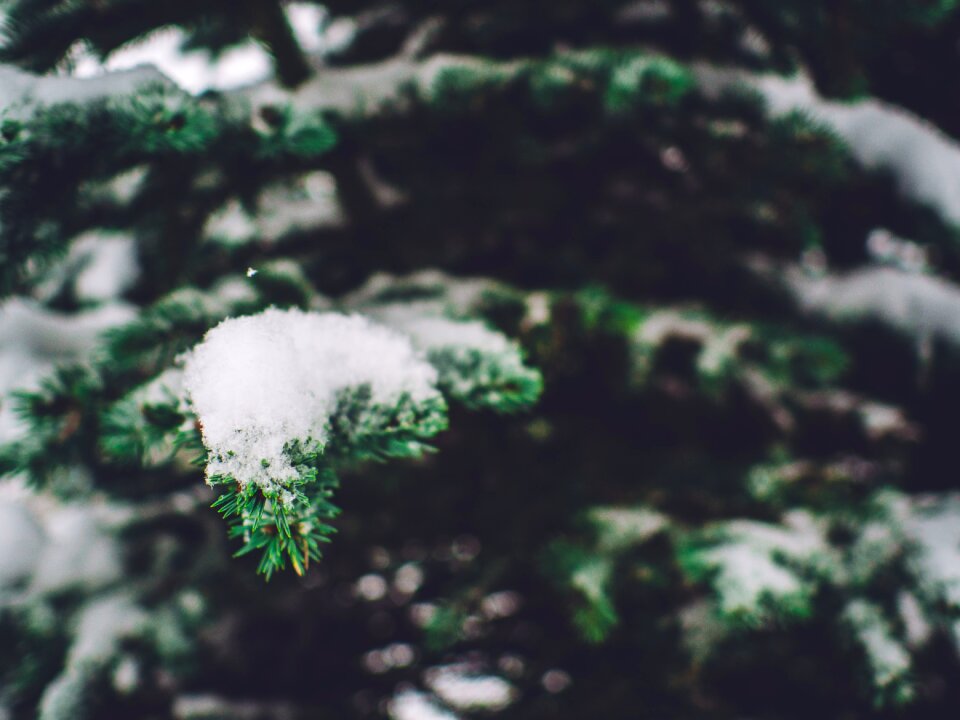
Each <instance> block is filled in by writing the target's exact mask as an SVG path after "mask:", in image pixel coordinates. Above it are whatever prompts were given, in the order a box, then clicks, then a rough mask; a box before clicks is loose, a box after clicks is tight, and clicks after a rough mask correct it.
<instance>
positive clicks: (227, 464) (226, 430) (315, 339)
mask: <svg viewBox="0 0 960 720" xmlns="http://www.w3.org/2000/svg"><path fill="white" fill-rule="evenodd" d="M184 370H185V374H184V387H185V389H186V391H187V394H188V396H189V399H190V402H191V404H192V406H193V409H194V411H195V412H196V414H197V416H198V418H199V419H200V422H201V425H202V433H203V439H204V443H205V444H206V446H207V448H208V449H209V450H210V451H211V457H210V461H209V462H208V465H207V477H208V478H212V477H214V476H218V475H226V476H231V477H233V478H235V479H236V480H237V481H238V482H240V483H241V484H246V483H249V482H256V483H257V484H259V485H260V486H261V487H263V488H264V489H271V488H273V489H276V488H277V483H279V484H280V485H284V484H286V481H289V480H292V479H293V478H295V476H296V472H295V470H294V468H293V466H292V465H291V464H290V461H289V459H288V458H287V457H286V456H285V455H284V452H283V450H284V444H285V443H287V442H289V441H291V440H297V439H299V440H306V439H308V438H312V439H314V440H317V441H319V442H321V443H322V442H324V441H325V439H326V437H327V423H328V421H329V419H330V416H331V414H332V413H333V412H334V410H335V408H336V403H337V399H338V394H339V393H340V392H341V391H343V390H347V389H350V388H356V387H360V386H363V385H369V387H370V390H371V403H372V404H373V405H386V406H391V405H395V404H396V403H397V402H398V401H399V400H400V399H401V397H402V396H403V395H405V394H406V395H409V397H410V399H411V400H412V401H413V402H417V403H419V402H422V401H427V400H432V399H435V398H436V399H439V393H438V391H437V390H436V388H435V383H436V380H437V375H436V371H435V370H434V369H433V367H432V366H431V365H430V364H429V363H427V362H426V361H425V360H424V359H423V358H422V357H421V356H420V355H419V354H418V353H417V352H416V351H415V350H414V348H413V346H412V345H411V343H410V341H409V340H408V339H407V338H405V337H403V336H402V335H399V334H397V333H395V332H394V331H392V330H389V329H387V328H385V327H381V326H378V325H375V324H373V323H371V322H370V321H369V320H367V319H366V318H363V317H360V316H347V315H340V314H336V313H305V312H302V311H300V310H276V309H273V308H271V309H269V310H266V311H265V312H263V313H260V314H258V315H251V316H247V317H240V318H234V319H230V320H225V321H224V322H222V323H220V324H219V325H218V326H216V327H215V328H213V329H212V330H210V331H209V332H208V333H207V334H206V336H205V337H204V340H203V342H202V343H200V344H199V345H198V346H197V347H196V348H194V349H193V350H192V351H191V352H190V353H188V354H187V356H186V359H185V366H184Z"/></svg>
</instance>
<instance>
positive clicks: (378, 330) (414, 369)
mask: <svg viewBox="0 0 960 720" xmlns="http://www.w3.org/2000/svg"><path fill="white" fill-rule="evenodd" d="M440 322H442V323H443V330H444V333H443V335H444V338H443V345H444V347H448V348H455V347H457V344H458V333H457V330H458V328H459V329H462V331H463V332H462V333H460V334H459V337H462V343H461V344H462V345H463V346H464V347H463V350H462V353H461V355H462V356H469V357H471V358H472V361H471V362H470V363H468V364H467V365H461V367H460V371H461V375H460V377H458V384H457V386H456V388H455V389H454V388H451V387H450V384H449V383H448V382H444V377H445V376H449V374H450V369H449V367H447V366H448V365H449V363H450V353H449V352H448V353H441V354H437V353H436V352H435V349H436V348H435V345H436V344H435V343H431V342H428V340H429V338H425V337H424V334H423V333H422V332H413V331H412V328H411V331H410V332H406V333H405V332H404V324H402V323H401V324H399V326H398V327H388V325H387V324H381V323H379V322H375V321H373V320H371V319H369V318H367V317H364V316H361V315H343V314H339V313H334V312H327V313H311V312H304V311H301V310H297V309H290V310H278V309H275V308H271V309H268V310H266V311H264V312H262V313H259V314H257V315H251V316H246V317H239V318H231V319H228V320H225V321H223V322H222V323H220V324H219V325H217V326H216V327H214V328H213V329H212V330H210V331H209V332H208V333H207V334H206V336H205V337H204V339H203V341H202V342H201V343H200V344H199V345H197V346H196V347H195V348H194V349H193V350H191V351H190V352H188V353H187V354H186V355H185V357H184V359H183V364H184V374H183V389H184V392H185V394H186V398H187V401H188V405H189V408H190V410H191V411H192V412H193V413H194V414H195V415H196V417H197V420H198V427H199V429H200V432H201V435H202V439H203V444H204V446H205V448H206V450H207V455H206V473H207V482H208V483H209V484H211V485H219V486H226V488H227V490H226V492H225V493H224V494H223V495H222V496H221V497H220V499H219V500H218V501H217V503H216V506H217V507H218V509H219V510H220V511H221V512H222V513H223V514H224V516H225V517H228V518H230V519H232V521H233V523H234V526H233V531H232V532H233V535H234V536H236V537H241V538H242V539H243V540H244V542H245V546H244V548H243V549H242V550H241V553H245V552H250V551H253V550H257V549H262V550H263V551H264V555H263V560H262V561H261V565H260V570H261V572H264V573H265V574H267V575H268V576H269V575H270V574H271V573H272V572H273V571H274V570H276V569H278V568H280V567H283V566H284V564H285V558H289V559H290V561H291V563H292V565H293V567H294V570H296V571H297V572H298V573H299V572H302V571H303V570H304V569H305V568H306V566H307V565H308V564H309V561H310V559H311V558H312V559H318V558H319V554H320V553H319V543H321V542H324V541H325V540H326V539H327V536H328V535H329V534H330V533H331V532H332V531H333V528H332V527H330V526H329V525H328V524H326V522H325V521H326V520H329V519H330V518H332V517H334V516H335V515H336V514H337V512H338V510H337V508H336V507H335V506H334V505H332V504H331V502H330V500H329V498H330V497H331V495H332V492H333V489H334V488H335V487H336V482H337V481H336V475H335V471H336V468H337V466H338V465H340V464H346V463H351V462H356V461H358V460H365V459H386V458H396V457H414V456H418V455H420V454H421V453H422V452H423V451H424V450H425V449H427V447H428V446H427V445H425V440H427V439H428V438H430V437H432V436H433V435H436V434H437V433H438V432H440V431H441V430H443V429H444V428H445V427H446V425H447V405H446V399H445V397H444V394H443V393H444V391H445V392H447V393H448V394H449V395H450V396H451V399H453V400H461V399H463V400H465V399H466V397H468V396H473V397H477V396H486V397H488V398H489V397H493V398H501V397H502V398H503V402H502V403H501V405H502V407H498V408H495V409H500V410H513V409H518V408H519V407H522V406H523V405H525V404H529V402H532V401H533V400H534V399H535V398H536V395H537V394H538V392H539V387H540V385H539V374H538V373H536V371H534V370H531V369H530V368H528V367H526V366H524V365H523V362H522V356H521V354H520V349H519V347H518V346H517V345H516V344H514V343H512V342H510V341H508V340H507V339H506V338H503V337H502V336H501V335H500V334H499V333H497V332H495V331H493V330H490V329H488V328H486V327H485V326H483V332H484V333H486V334H487V335H488V336H489V337H490V338H495V340H490V341H488V342H486V343H478V342H477V335H478V332H479V330H478V326H479V325H480V324H479V323H477V322H476V321H473V322H459V321H455V320H441V319H439V318H438V319H436V320H434V321H431V323H440ZM423 327H424V326H423V325H422V324H419V325H416V329H417V330H420V331H422V330H423ZM451 352H452V351H451ZM435 358H437V359H439V360H440V361H442V363H443V366H438V367H434V364H432V363H433V362H436V360H435ZM467 367H473V368H475V372H474V376H473V377H472V378H470V377H467V376H465V375H463V374H462V373H464V372H466V368H467ZM491 369H494V370H495V371H491ZM505 375H506V377H505ZM533 378H535V379H536V382H535V383H534V380H533ZM505 381H506V382H507V383H508V385H509V384H511V383H512V384H513V385H514V386H517V387H522V388H524V389H525V390H526V392H524V393H523V398H524V399H523V400H521V399H518V398H517V397H508V396H505V395H502V385H503V383H504V382H505ZM532 384H533V385H532ZM493 385H495V386H496V387H493V388H491V387H489V386H493ZM467 386H470V387H467ZM534 386H535V389H534V391H533V392H530V389H531V387H534ZM467 390H469V392H467ZM464 404H466V405H468V406H470V405H471V403H469V402H467V401H465V402H464ZM492 404H496V403H492Z"/></svg>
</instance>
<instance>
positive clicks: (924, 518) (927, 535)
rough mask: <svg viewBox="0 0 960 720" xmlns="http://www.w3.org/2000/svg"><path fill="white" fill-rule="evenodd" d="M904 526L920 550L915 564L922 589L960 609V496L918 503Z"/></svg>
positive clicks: (913, 560) (905, 520)
mask: <svg viewBox="0 0 960 720" xmlns="http://www.w3.org/2000/svg"><path fill="white" fill-rule="evenodd" d="M904 525H905V527H904V530H905V532H906V534H907V536H908V537H909V538H910V539H911V540H913V542H914V543H915V548H916V550H917V552H916V554H915V555H914V557H913V558H912V560H911V562H912V564H913V569H914V572H915V574H916V577H917V579H918V581H919V582H920V583H921V587H926V588H927V589H928V590H932V591H933V593H934V595H935V596H937V595H939V596H941V597H942V598H943V599H944V600H945V601H946V603H947V604H948V605H949V606H950V607H951V608H953V609H954V610H956V609H960V495H957V494H951V495H946V496H942V497H939V498H934V497H929V498H923V497H921V498H919V499H917V500H916V501H915V502H914V503H913V507H912V508H911V512H910V514H909V515H908V516H906V518H904Z"/></svg>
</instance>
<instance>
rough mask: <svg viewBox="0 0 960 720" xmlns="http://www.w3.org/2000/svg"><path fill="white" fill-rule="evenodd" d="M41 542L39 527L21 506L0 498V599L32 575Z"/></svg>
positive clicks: (19, 502) (9, 499)
mask: <svg viewBox="0 0 960 720" xmlns="http://www.w3.org/2000/svg"><path fill="white" fill-rule="evenodd" d="M42 541H43V534H42V531H41V529H40V526H39V525H38V524H37V521H36V518H34V517H33V515H32V514H31V513H30V511H29V510H28V509H27V507H26V506H25V504H24V503H23V502H22V501H20V500H18V499H17V498H13V497H6V496H5V495H4V496H0V598H2V596H3V595H5V594H6V593H7V592H8V591H9V589H11V588H14V587H16V586H17V585H19V584H20V583H22V582H24V581H26V580H28V579H29V578H30V576H31V575H32V574H33V568H34V565H35V564H36V561H37V556H38V555H39V554H40V544H41V542H42Z"/></svg>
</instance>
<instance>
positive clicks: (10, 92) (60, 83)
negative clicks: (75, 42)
mask: <svg viewBox="0 0 960 720" xmlns="http://www.w3.org/2000/svg"><path fill="white" fill-rule="evenodd" d="M148 84H153V85H156V84H161V85H165V86H168V87H169V86H170V85H171V83H170V81H169V80H168V79H167V78H166V77H165V76H164V75H163V73H161V72H160V71H158V70H157V69H156V68H153V67H137V68H132V69H129V70H123V71H120V72H113V73H109V74H106V75H100V76H98V77H95V78H84V79H81V78H72V77H62V76H56V75H47V76H43V77H41V76H38V75H32V74H30V73H27V72H24V71H22V70H17V69H16V68H12V67H10V66H8V65H3V66H0V107H3V108H4V113H5V115H6V116H7V117H9V118H13V119H23V118H26V117H29V116H30V115H31V114H32V109H33V107H35V106H36V105H51V104H54V103H64V102H78V103H82V102H87V101H90V100H95V99H98V98H104V97H109V96H111V95H123V94H129V93H131V92H133V91H134V90H136V89H138V88H140V87H142V86H144V85H148Z"/></svg>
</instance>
